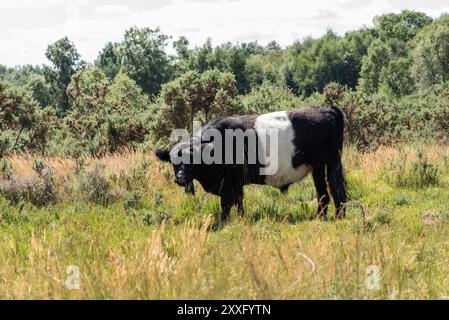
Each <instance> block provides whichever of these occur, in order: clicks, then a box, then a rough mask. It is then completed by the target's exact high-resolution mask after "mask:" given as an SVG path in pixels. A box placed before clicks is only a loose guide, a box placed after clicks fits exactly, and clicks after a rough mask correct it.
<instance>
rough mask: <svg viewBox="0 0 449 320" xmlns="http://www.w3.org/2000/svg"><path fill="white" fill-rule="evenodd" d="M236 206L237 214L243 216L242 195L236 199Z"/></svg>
mask: <svg viewBox="0 0 449 320" xmlns="http://www.w3.org/2000/svg"><path fill="white" fill-rule="evenodd" d="M236 205H237V212H238V214H239V215H241V216H243V215H244V214H245V209H244V208H243V193H242V194H241V195H239V196H237V197H236Z"/></svg>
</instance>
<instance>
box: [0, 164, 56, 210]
mask: <svg viewBox="0 0 449 320" xmlns="http://www.w3.org/2000/svg"><path fill="white" fill-rule="evenodd" d="M33 170H34V171H35V172H36V175H37V176H35V177H19V176H15V175H12V174H10V175H9V176H7V177H6V178H4V179H2V180H0V195H2V196H3V197H5V198H6V199H8V200H9V201H10V202H11V203H12V204H14V205H17V204H19V203H20V202H21V201H25V202H30V203H31V204H33V205H35V206H38V207H42V206H45V205H49V204H52V203H55V202H56V201H57V200H58V198H59V192H58V187H57V185H56V183H55V179H54V177H53V171H52V170H51V168H50V167H49V166H47V165H46V164H45V163H44V161H43V160H42V159H34V160H33Z"/></svg>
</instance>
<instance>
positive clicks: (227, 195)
mask: <svg viewBox="0 0 449 320" xmlns="http://www.w3.org/2000/svg"><path fill="white" fill-rule="evenodd" d="M233 206H237V212H238V213H239V214H241V215H243V213H244V208H243V188H238V189H237V190H233V191H232V192H230V191H226V192H223V193H222V194H221V210H222V212H221V220H222V221H223V222H224V221H226V220H227V219H228V218H229V214H230V212H231V208H232V207H233Z"/></svg>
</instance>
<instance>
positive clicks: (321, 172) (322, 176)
mask: <svg viewBox="0 0 449 320" xmlns="http://www.w3.org/2000/svg"><path fill="white" fill-rule="evenodd" d="M312 176H313V182H314V184H315V189H316V193H317V198H318V212H317V214H318V217H326V215H327V207H328V205H329V201H330V197H329V192H328V191H327V184H326V171H325V166H324V164H320V165H316V166H314V167H313V172H312Z"/></svg>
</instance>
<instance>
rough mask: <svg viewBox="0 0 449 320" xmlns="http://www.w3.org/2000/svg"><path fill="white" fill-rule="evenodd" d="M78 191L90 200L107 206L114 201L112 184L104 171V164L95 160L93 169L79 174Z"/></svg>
mask: <svg viewBox="0 0 449 320" xmlns="http://www.w3.org/2000/svg"><path fill="white" fill-rule="evenodd" d="M80 189H81V190H80V191H81V193H82V194H83V195H84V197H85V198H86V199H87V200H88V201H91V202H94V203H97V204H100V205H103V206H107V205H109V204H110V203H112V202H113V201H114V198H115V197H114V194H113V192H112V185H111V183H110V181H109V180H108V179H107V177H106V175H105V173H104V165H103V164H101V163H100V162H96V163H95V165H94V167H93V169H92V170H90V171H87V172H84V173H83V174H81V176H80Z"/></svg>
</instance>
